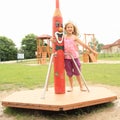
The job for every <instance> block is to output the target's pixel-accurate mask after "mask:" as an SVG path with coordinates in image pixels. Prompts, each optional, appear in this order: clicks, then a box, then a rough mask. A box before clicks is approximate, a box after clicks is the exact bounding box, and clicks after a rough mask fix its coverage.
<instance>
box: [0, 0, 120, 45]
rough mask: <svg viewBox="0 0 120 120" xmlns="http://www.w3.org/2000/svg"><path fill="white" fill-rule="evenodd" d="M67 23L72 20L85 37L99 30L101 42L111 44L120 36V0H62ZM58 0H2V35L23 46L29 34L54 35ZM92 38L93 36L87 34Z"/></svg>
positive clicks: (0, 33)
mask: <svg viewBox="0 0 120 120" xmlns="http://www.w3.org/2000/svg"><path fill="white" fill-rule="evenodd" d="M59 3H60V11H61V13H62V17H63V25H64V24H65V23H66V22H68V21H72V22H73V23H75V25H76V26H77V27H78V29H79V31H80V35H81V38H80V39H81V40H83V41H84V33H85V34H95V37H96V39H97V40H98V41H99V43H103V44H111V43H113V42H115V41H116V40H118V39H119V38H120V17H119V16H120V13H119V12H120V7H119V0H59ZM54 11H55V0H0V36H6V37H7V38H10V39H12V40H13V42H14V43H15V44H16V46H17V47H20V45H21V41H22V39H23V38H24V37H25V35H27V34H30V33H33V34H35V35H37V36H40V35H42V34H49V35H52V17H53V14H54ZM87 39H90V38H87Z"/></svg>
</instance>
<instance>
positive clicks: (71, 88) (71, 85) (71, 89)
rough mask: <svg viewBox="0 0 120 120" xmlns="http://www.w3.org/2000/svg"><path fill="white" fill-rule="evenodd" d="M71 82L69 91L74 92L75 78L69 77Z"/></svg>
mask: <svg viewBox="0 0 120 120" xmlns="http://www.w3.org/2000/svg"><path fill="white" fill-rule="evenodd" d="M69 82H70V90H68V92H72V91H73V78H72V77H69Z"/></svg>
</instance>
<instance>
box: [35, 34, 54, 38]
mask: <svg viewBox="0 0 120 120" xmlns="http://www.w3.org/2000/svg"><path fill="white" fill-rule="evenodd" d="M51 37H52V36H50V35H47V34H43V35H40V36H38V37H37V39H50V38H51Z"/></svg>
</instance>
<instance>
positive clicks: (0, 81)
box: [0, 62, 120, 90]
mask: <svg viewBox="0 0 120 120" xmlns="http://www.w3.org/2000/svg"><path fill="white" fill-rule="evenodd" d="M47 70H48V65H31V64H26V63H24V62H23V63H14V64H0V71H1V72H0V90H9V89H13V88H16V89H17V88H29V89H33V88H35V87H43V85H44V83H45V79H46V74H47ZM82 73H83V75H84V78H85V80H86V81H87V82H90V83H93V84H95V83H97V84H107V85H114V86H120V80H119V74H120V64H94V63H88V64H82ZM49 84H50V85H53V70H52V72H51V77H50V83H49Z"/></svg>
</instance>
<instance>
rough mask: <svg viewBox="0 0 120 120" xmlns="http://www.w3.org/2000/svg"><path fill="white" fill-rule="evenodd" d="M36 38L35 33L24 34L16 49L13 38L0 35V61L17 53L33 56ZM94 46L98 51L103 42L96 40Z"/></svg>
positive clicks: (27, 56)
mask: <svg viewBox="0 0 120 120" xmlns="http://www.w3.org/2000/svg"><path fill="white" fill-rule="evenodd" d="M36 38H37V35H35V34H28V35H26V36H25V37H24V38H23V39H22V40H21V47H20V48H19V49H18V48H16V45H15V43H14V42H13V40H11V39H9V38H7V37H5V36H0V61H9V60H17V54H18V53H24V58H25V59H32V58H35V57H36V55H35V52H36V51H37V42H36ZM90 46H91V47H92V46H93V43H90ZM96 46H97V48H96V50H97V51H98V52H100V51H101V48H102V46H103V44H99V43H98V41H96Z"/></svg>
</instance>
